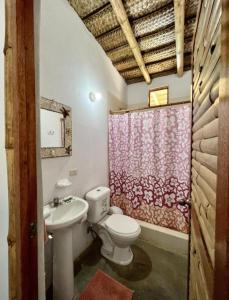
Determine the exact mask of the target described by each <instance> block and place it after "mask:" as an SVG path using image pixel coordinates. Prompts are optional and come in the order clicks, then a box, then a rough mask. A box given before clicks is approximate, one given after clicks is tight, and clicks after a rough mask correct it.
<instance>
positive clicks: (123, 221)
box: [86, 187, 141, 265]
mask: <svg viewBox="0 0 229 300" xmlns="http://www.w3.org/2000/svg"><path fill="white" fill-rule="evenodd" d="M86 200H87V201H88V204H89V210H88V218H87V220H88V221H89V222H90V223H91V224H92V225H93V227H94V230H95V231H96V233H97V234H98V236H99V237H100V238H101V240H102V243H103V245H102V248H101V254H102V256H104V257H105V258H107V259H108V260H110V261H112V262H114V263H116V264H119V265H128V264H130V263H131V261H132V260H133V252H132V250H131V248H130V245H131V244H133V243H134V242H135V241H136V240H137V238H138V236H139V234H140V233H141V227H140V226H139V224H138V223H137V221H136V220H134V219H133V218H131V217H128V216H125V215H123V214H122V210H121V209H120V208H118V207H110V189H109V188H107V187H98V188H95V189H93V190H91V191H90V192H88V193H87V194H86Z"/></svg>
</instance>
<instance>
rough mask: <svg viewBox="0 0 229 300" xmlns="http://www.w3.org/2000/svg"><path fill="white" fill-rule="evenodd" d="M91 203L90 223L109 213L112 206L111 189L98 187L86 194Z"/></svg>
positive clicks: (89, 211) (88, 218) (89, 210)
mask: <svg viewBox="0 0 229 300" xmlns="http://www.w3.org/2000/svg"><path fill="white" fill-rule="evenodd" d="M86 200H87V202H88V204H89V209H88V217H87V220H88V221H89V222H90V223H97V222H99V221H100V220H101V219H102V218H103V217H104V216H105V215H107V213H108V211H109V208H110V189H109V188H107V187H103V186H100V187H97V188H95V189H94V190H91V191H90V192H88V193H87V194H86Z"/></svg>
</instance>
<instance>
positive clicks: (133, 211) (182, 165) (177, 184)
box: [109, 103, 191, 234]
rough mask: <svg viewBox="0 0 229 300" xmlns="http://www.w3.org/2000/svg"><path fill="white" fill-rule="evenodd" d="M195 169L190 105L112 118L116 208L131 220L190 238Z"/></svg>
mask: <svg viewBox="0 0 229 300" xmlns="http://www.w3.org/2000/svg"><path fill="white" fill-rule="evenodd" d="M190 164H191V104H190V103H185V104H178V105H168V106H164V107H158V108H150V109H146V110H142V111H133V112H127V113H114V114H110V116H109V184H110V189H111V205H115V206H118V207H120V208H121V209H122V210H123V211H124V213H125V214H126V215H128V216H131V217H133V218H134V219H137V220H139V221H140V222H141V221H144V222H143V223H144V224H147V227H148V228H150V225H151V224H152V225H157V226H159V227H157V228H162V229H163V230H164V229H170V230H169V232H172V231H171V229H172V230H173V231H174V230H175V231H176V232H180V233H185V234H187V233H189V205H188V204H187V202H188V201H189V197H190ZM145 222H146V223H145Z"/></svg>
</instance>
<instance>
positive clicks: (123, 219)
mask: <svg viewBox="0 0 229 300" xmlns="http://www.w3.org/2000/svg"><path fill="white" fill-rule="evenodd" d="M105 225H106V227H107V228H108V229H111V230H112V231H114V232H116V233H119V234H133V233H135V232H136V231H137V230H138V229H139V225H138V223H137V221H135V220H134V219H132V218H130V217H128V216H125V215H119V214H114V215H111V216H110V217H109V218H108V219H107V220H106V222H105Z"/></svg>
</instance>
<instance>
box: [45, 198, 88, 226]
mask: <svg viewBox="0 0 229 300" xmlns="http://www.w3.org/2000/svg"><path fill="white" fill-rule="evenodd" d="M65 201H66V202H65ZM65 201H64V200H63V202H62V203H61V204H60V205H59V206H57V207H53V208H50V209H49V216H48V217H47V218H46V219H45V224H46V226H47V230H48V231H53V230H57V229H61V228H64V227H68V226H71V225H72V224H74V223H76V222H80V223H81V222H83V221H85V220H86V218H87V211H88V203H87V202H86V201H85V200H83V199H81V198H78V197H71V199H70V200H65Z"/></svg>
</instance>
